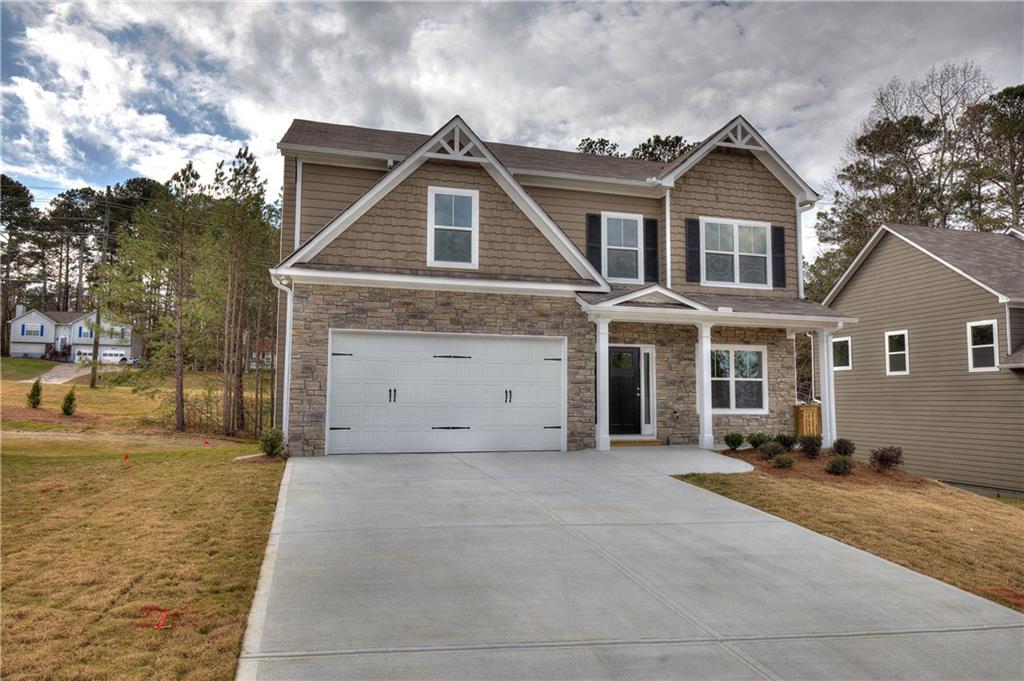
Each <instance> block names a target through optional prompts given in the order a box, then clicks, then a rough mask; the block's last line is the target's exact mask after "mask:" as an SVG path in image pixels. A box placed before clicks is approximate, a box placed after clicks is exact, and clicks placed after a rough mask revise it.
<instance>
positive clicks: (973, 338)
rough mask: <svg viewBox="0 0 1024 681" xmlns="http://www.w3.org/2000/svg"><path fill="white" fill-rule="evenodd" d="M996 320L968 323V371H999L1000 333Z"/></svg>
mask: <svg viewBox="0 0 1024 681" xmlns="http://www.w3.org/2000/svg"><path fill="white" fill-rule="evenodd" d="M996 328H997V327H996V320H994V319H987V320H985V321H983V322H968V323H967V369H968V371H971V372H976V371H999V333H998V331H997V330H996Z"/></svg>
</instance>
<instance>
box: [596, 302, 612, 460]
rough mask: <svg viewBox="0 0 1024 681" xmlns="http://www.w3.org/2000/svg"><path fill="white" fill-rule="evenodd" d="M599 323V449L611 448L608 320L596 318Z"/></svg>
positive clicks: (603, 450)
mask: <svg viewBox="0 0 1024 681" xmlns="http://www.w3.org/2000/svg"><path fill="white" fill-rule="evenodd" d="M594 323H595V324H596V325H597V366H596V367H594V369H595V371H597V432H596V438H595V446H596V447H597V449H598V451H601V452H607V451H608V450H609V449H611V446H612V445H611V438H610V437H609V436H608V401H609V397H608V320H607V319H595V320H594Z"/></svg>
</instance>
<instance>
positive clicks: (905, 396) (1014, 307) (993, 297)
mask: <svg viewBox="0 0 1024 681" xmlns="http://www.w3.org/2000/svg"><path fill="white" fill-rule="evenodd" d="M825 304H826V305H828V306H830V307H831V308H832V309H834V310H836V311H838V312H840V313H842V314H843V315H844V316H847V317H856V318H857V319H858V321H857V322H856V323H847V324H846V325H845V326H844V327H843V329H842V330H841V331H839V332H837V333H836V334H835V336H834V337H833V339H832V344H833V357H832V364H833V367H834V373H833V375H834V386H835V387H834V390H835V400H836V421H837V424H838V427H839V431H840V432H841V433H842V434H843V437H848V438H850V439H852V440H854V441H855V442H856V443H857V455H858V456H859V457H867V456H868V455H869V452H870V450H871V449H872V448H875V447H879V446H882V445H898V446H900V447H902V448H903V452H904V455H905V457H906V467H907V469H908V470H910V471H913V472H915V473H920V474H922V475H926V476H929V477H933V478H937V479H939V480H943V481H946V482H952V483H956V484H959V485H962V486H967V487H970V488H975V489H977V490H979V491H986V490H987V491H1011V492H1014V493H1024V234H1022V233H1021V232H1019V231H1016V230H1008V231H1006V232H1001V233H985V232H973V231H959V230H950V229H934V228H929V227H910V226H905V225H886V226H883V227H881V228H880V229H879V230H878V231H877V232H876V233H875V234H874V236H873V237H872V238H871V240H870V241H869V242H868V243H867V245H866V246H865V247H864V249H863V251H861V253H860V255H859V256H858V257H857V259H856V260H854V262H853V264H852V265H851V266H850V268H849V269H848V270H847V271H846V273H845V274H844V275H843V276H842V278H841V279H840V280H839V282H838V283H837V284H836V286H835V287H834V288H833V289H832V291H831V292H830V293H829V295H828V297H827V298H826V299H825Z"/></svg>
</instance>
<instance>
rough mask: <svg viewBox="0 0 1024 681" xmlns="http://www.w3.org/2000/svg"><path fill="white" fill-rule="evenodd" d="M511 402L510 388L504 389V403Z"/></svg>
mask: <svg viewBox="0 0 1024 681" xmlns="http://www.w3.org/2000/svg"><path fill="white" fill-rule="evenodd" d="M511 403H512V391H511V390H506V391H505V404H511Z"/></svg>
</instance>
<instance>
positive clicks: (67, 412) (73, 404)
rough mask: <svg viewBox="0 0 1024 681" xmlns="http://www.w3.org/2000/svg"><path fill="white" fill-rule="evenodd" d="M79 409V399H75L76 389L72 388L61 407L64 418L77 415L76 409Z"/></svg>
mask: <svg viewBox="0 0 1024 681" xmlns="http://www.w3.org/2000/svg"><path fill="white" fill-rule="evenodd" d="M77 407H78V398H77V397H75V389H74V388H71V390H69V391H68V392H67V394H66V395H65V396H64V401H63V402H61V405H60V413H62V414H64V416H71V415H72V414H74V413H75V409H76V408H77Z"/></svg>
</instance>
